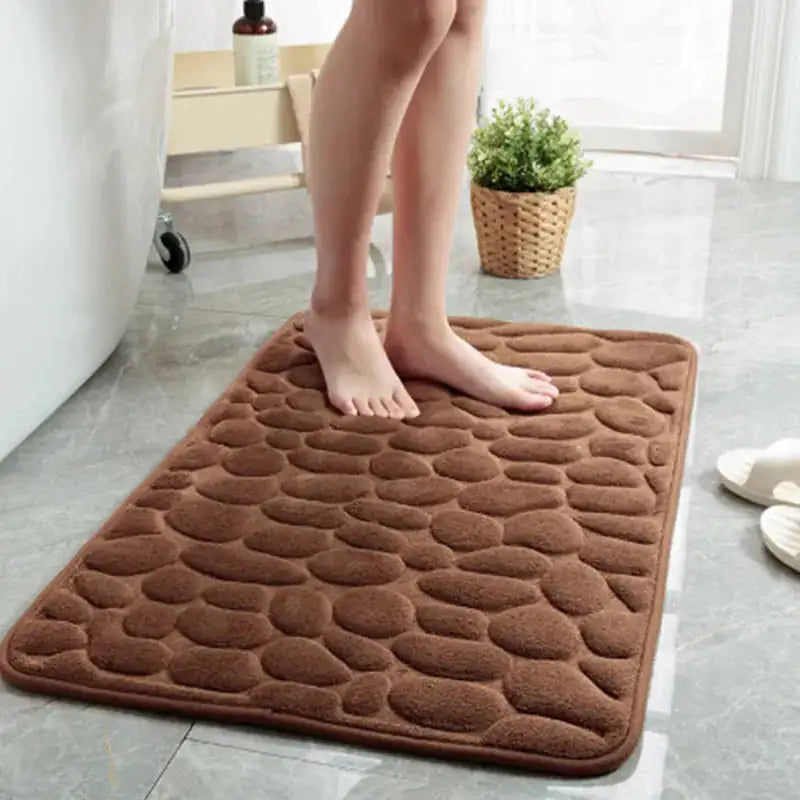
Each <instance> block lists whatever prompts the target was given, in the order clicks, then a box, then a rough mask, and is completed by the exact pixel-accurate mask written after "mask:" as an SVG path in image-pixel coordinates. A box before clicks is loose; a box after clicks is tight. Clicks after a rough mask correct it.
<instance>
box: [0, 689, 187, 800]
mask: <svg viewBox="0 0 800 800" xmlns="http://www.w3.org/2000/svg"><path fill="white" fill-rule="evenodd" d="M188 728H189V724H188V723H187V722H186V721H184V720H180V719H169V718H159V717H155V716H150V715H143V714H137V713H134V712H130V711H121V710H116V709H110V708H102V707H100V706H87V705H83V704H80V703H73V702H70V701H65V700H55V699H48V698H45V697H41V696H30V695H27V694H23V693H22V692H19V691H17V690H16V689H13V688H11V687H8V686H6V685H5V684H0V753H2V758H0V798H2V800H44V798H47V799H48V800H50V798H52V800H142V798H144V797H145V796H146V795H147V792H148V791H149V790H150V789H151V787H152V786H153V784H154V783H155V782H156V780H157V779H158V776H159V775H160V774H161V772H162V770H163V769H164V767H166V765H167V763H168V761H169V759H170V758H171V757H172V755H173V754H174V752H175V750H176V749H177V748H178V746H179V745H180V743H181V741H182V740H183V738H184V736H185V735H186V732H187V730H188Z"/></svg>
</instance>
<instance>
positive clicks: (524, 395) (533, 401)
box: [516, 390, 553, 411]
mask: <svg viewBox="0 0 800 800" xmlns="http://www.w3.org/2000/svg"><path fill="white" fill-rule="evenodd" d="M552 404H553V398H552V397H550V396H548V395H546V394H537V393H534V392H530V391H524V390H523V391H520V392H519V395H518V396H517V403H516V405H518V406H519V408H522V409H524V410H525V411H541V410H542V409H545V408H549V407H550V406H551V405H552Z"/></svg>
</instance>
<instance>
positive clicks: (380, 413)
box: [369, 397, 389, 417]
mask: <svg viewBox="0 0 800 800" xmlns="http://www.w3.org/2000/svg"><path fill="white" fill-rule="evenodd" d="M369 407H370V408H371V409H372V413H373V414H374V415H375V416H376V417H388V416H389V412H388V411H387V410H386V407H385V406H384V405H383V400H381V398H380V397H371V398H370V399H369Z"/></svg>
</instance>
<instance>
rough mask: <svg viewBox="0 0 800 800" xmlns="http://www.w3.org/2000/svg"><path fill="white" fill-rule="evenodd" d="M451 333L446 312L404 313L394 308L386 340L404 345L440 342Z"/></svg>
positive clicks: (390, 316)
mask: <svg viewBox="0 0 800 800" xmlns="http://www.w3.org/2000/svg"><path fill="white" fill-rule="evenodd" d="M449 333H450V323H449V322H448V321H447V317H446V316H445V315H444V313H419V312H411V313H404V312H399V311H396V310H395V309H392V312H391V314H390V315H389V321H388V325H387V329H386V340H387V342H391V343H392V344H395V345H398V346H400V347H402V346H403V345H404V344H408V343H409V342H413V343H414V344H415V345H416V344H419V343H424V342H438V341H441V340H442V339H443V338H444V337H446V336H447V335H449Z"/></svg>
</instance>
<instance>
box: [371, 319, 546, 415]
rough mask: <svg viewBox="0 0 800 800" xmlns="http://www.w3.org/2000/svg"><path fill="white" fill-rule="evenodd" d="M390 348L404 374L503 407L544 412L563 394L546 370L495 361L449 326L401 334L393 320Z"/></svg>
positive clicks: (389, 339)
mask: <svg viewBox="0 0 800 800" xmlns="http://www.w3.org/2000/svg"><path fill="white" fill-rule="evenodd" d="M386 352H387V353H388V355H389V359H390V361H391V362H392V364H393V365H394V367H395V369H396V370H397V372H398V373H399V374H400V375H402V376H403V377H409V378H410V377H417V378H431V379H434V380H437V381H440V382H441V383H446V384H447V385H449V386H452V387H453V388H454V389H458V390H459V391H461V392H464V393H465V394H468V395H470V396H471V397H474V398H476V399H477V400H483V401H484V402H487V403H492V404H493V405H497V406H501V407H503V408H510V409H518V410H522V411H541V410H542V409H545V408H547V407H548V406H550V405H551V404H552V402H553V400H554V399H555V398H556V397H558V389H557V388H556V387H555V386H554V385H553V383H552V382H551V380H550V378H549V377H548V376H547V375H545V374H544V373H543V372H538V371H536V370H529V369H521V368H520V367H507V366H504V365H503V364H496V363H495V362H494V361H490V360H489V359H488V358H486V356H484V355H483V354H481V353H479V352H478V351H477V350H476V349H475V348H474V347H472V346H471V345H469V344H467V343H466V342H465V341H464V340H463V339H460V338H459V337H458V336H457V335H456V334H455V333H453V331H452V330H450V328H444V329H442V330H441V331H439V332H437V333H436V334H435V335H432V334H431V333H425V332H421V331H419V330H414V329H409V330H408V331H403V332H402V333H400V332H399V331H398V330H397V329H393V328H392V327H391V325H390V327H389V333H388V334H387V337H386Z"/></svg>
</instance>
